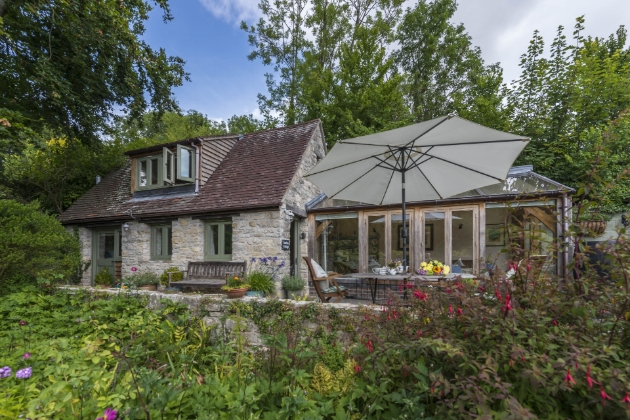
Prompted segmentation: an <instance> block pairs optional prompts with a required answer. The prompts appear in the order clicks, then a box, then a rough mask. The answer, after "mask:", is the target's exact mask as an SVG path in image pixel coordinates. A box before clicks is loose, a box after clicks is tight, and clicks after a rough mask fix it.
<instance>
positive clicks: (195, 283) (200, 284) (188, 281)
mask: <svg viewBox="0 0 630 420" xmlns="http://www.w3.org/2000/svg"><path fill="white" fill-rule="evenodd" d="M246 269H247V262H245V261H190V262H188V269H187V270H186V271H171V272H169V273H168V287H169V288H170V287H172V286H179V287H188V288H191V287H194V288H204V289H207V288H210V289H212V291H216V292H218V293H221V292H222V291H221V286H224V285H225V283H226V278H227V276H239V277H241V276H243V275H245V270H246ZM173 273H184V279H183V280H181V281H174V282H171V276H172V275H173Z"/></svg>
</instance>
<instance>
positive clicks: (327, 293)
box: [302, 257, 348, 303]
mask: <svg viewBox="0 0 630 420" xmlns="http://www.w3.org/2000/svg"><path fill="white" fill-rule="evenodd" d="M302 258H303V259H304V261H306V265H307V266H308V271H309V273H310V274H311V280H312V281H313V287H315V291H316V292H317V296H319V299H320V300H321V301H322V302H323V303H330V300H331V299H332V298H336V299H335V300H334V301H333V303H337V302H339V301H340V300H341V299H342V298H343V297H345V296H347V295H348V292H347V290H346V288H345V287H344V286H339V285H338V284H337V281H336V280H335V279H336V278H337V277H340V276H341V274H337V273H335V272H332V271H329V272H328V273H327V275H326V277H318V276H317V274H316V272H315V268H313V264H312V263H311V259H310V258H308V257H302Z"/></svg>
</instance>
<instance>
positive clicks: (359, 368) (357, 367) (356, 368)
mask: <svg viewBox="0 0 630 420" xmlns="http://www.w3.org/2000/svg"><path fill="white" fill-rule="evenodd" d="M354 371H355V372H356V373H359V372H361V366H359V365H358V364H357V365H354Z"/></svg>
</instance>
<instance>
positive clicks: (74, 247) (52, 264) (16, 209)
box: [0, 200, 80, 293]
mask: <svg viewBox="0 0 630 420" xmlns="http://www.w3.org/2000/svg"><path fill="white" fill-rule="evenodd" d="M0 254H1V255H2V258H0V291H1V292H2V293H6V292H7V291H10V290H11V289H14V288H16V287H20V286H23V285H27V284H35V283H36V282H37V280H38V279H40V281H41V280H44V281H50V280H54V279H61V278H63V279H67V278H69V277H70V276H71V275H72V272H73V270H74V269H75V268H76V267H77V265H78V264H79V261H80V245H79V241H78V240H77V239H76V238H75V237H74V236H73V235H72V234H71V233H69V232H67V231H66V229H65V228H64V227H63V226H62V225H61V224H60V223H59V222H58V221H57V220H56V219H55V218H54V217H53V216H49V215H46V214H44V213H42V212H41V211H40V209H39V206H38V204H37V203H30V204H20V203H18V202H16V201H13V200H0Z"/></svg>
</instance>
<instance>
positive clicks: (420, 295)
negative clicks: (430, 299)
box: [413, 290, 427, 302]
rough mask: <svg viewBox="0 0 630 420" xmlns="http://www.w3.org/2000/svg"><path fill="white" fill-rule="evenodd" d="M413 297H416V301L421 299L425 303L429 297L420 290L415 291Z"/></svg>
mask: <svg viewBox="0 0 630 420" xmlns="http://www.w3.org/2000/svg"><path fill="white" fill-rule="evenodd" d="M413 297H415V298H416V299H420V300H421V301H423V302H426V301H427V295H426V294H425V293H422V292H421V291H420V290H416V291H414V292H413Z"/></svg>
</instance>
